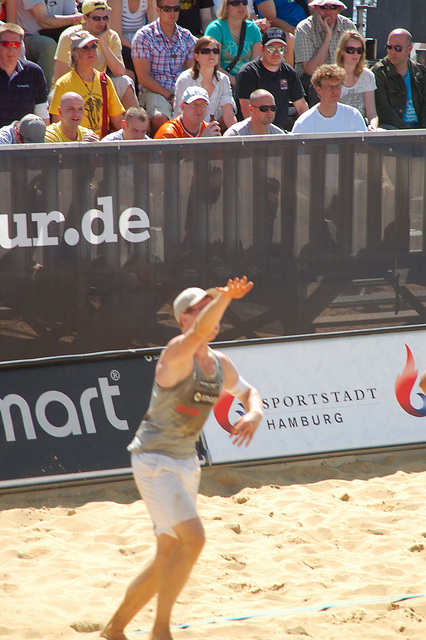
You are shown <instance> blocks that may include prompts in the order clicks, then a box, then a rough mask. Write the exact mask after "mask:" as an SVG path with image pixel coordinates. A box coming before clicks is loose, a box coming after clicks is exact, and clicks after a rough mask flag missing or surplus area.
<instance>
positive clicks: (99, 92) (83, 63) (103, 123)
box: [49, 31, 124, 138]
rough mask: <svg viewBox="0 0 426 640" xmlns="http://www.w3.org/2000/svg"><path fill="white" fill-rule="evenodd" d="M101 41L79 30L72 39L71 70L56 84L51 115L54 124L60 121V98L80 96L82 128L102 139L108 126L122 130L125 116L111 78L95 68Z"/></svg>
mask: <svg viewBox="0 0 426 640" xmlns="http://www.w3.org/2000/svg"><path fill="white" fill-rule="evenodd" d="M97 51H98V38H95V36H92V35H91V34H90V33H89V32H88V31H79V32H78V33H76V34H74V35H73V36H72V38H71V57H72V63H71V64H72V70H71V71H69V72H68V73H66V74H65V75H64V76H62V77H61V78H59V80H58V81H57V82H56V84H55V87H54V91H53V96H52V102H51V104H50V110H49V111H50V114H51V115H52V121H53V122H59V121H60V114H59V107H60V101H61V97H62V96H63V94H64V93H68V92H69V91H71V92H75V93H78V94H80V95H81V97H82V98H83V101H84V118H83V120H82V121H81V125H82V126H83V127H86V128H87V129H92V131H94V132H95V133H97V135H98V136H99V138H103V136H105V135H106V133H107V129H108V126H109V124H111V126H112V128H113V129H121V120H122V115H123V113H124V108H123V105H122V104H121V102H120V100H119V98H118V96H117V93H116V91H115V89H114V85H113V84H112V82H111V78H109V76H107V75H106V74H104V73H103V74H100V73H99V71H98V70H97V69H95V68H94V66H95V64H96V60H97V58H98V54H97Z"/></svg>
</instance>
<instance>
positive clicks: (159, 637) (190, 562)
mask: <svg viewBox="0 0 426 640" xmlns="http://www.w3.org/2000/svg"><path fill="white" fill-rule="evenodd" d="M173 529H174V531H175V533H176V535H177V536H178V537H179V545H178V546H177V547H176V548H175V550H174V551H173V553H172V554H171V555H170V556H169V558H168V560H167V562H166V564H165V565H164V568H163V571H162V575H161V579H160V584H159V589H158V604H157V617H156V619H155V623H154V628H153V631H152V636H151V640H172V636H171V633H170V616H171V612H172V608H173V605H174V603H175V602H176V599H177V597H178V595H179V593H180V591H181V589H182V587H183V586H184V585H185V583H186V581H187V580H188V577H189V574H190V573H191V569H192V567H193V566H194V564H195V562H196V560H197V558H198V556H199V555H200V552H201V549H202V548H203V545H204V539H205V538H204V530H203V525H202V524H201V521H200V520H199V519H198V518H192V519H191V520H186V521H185V522H181V523H180V524H178V525H177V526H176V527H173Z"/></svg>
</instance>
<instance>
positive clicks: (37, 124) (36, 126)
mask: <svg viewBox="0 0 426 640" xmlns="http://www.w3.org/2000/svg"><path fill="white" fill-rule="evenodd" d="M16 128H17V129H18V131H19V133H20V134H21V137H22V138H23V139H24V140H25V142H29V143H35V142H44V135H45V133H46V125H45V123H44V121H43V119H42V118H40V116H36V115H35V114H34V113H28V114H27V115H26V116H24V117H23V118H21V119H20V121H19V122H18V124H17V125H16Z"/></svg>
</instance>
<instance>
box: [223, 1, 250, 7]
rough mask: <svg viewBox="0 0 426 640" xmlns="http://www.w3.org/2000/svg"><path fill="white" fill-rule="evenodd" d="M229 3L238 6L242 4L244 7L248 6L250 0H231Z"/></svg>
mask: <svg viewBox="0 0 426 640" xmlns="http://www.w3.org/2000/svg"><path fill="white" fill-rule="evenodd" d="M228 4H230V5H231V7H238V6H239V5H240V4H242V5H243V7H246V6H247V5H248V0H231V2H228Z"/></svg>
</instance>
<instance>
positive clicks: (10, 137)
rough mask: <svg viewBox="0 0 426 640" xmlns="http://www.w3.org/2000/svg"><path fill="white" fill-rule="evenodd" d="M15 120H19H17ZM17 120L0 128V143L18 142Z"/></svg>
mask: <svg viewBox="0 0 426 640" xmlns="http://www.w3.org/2000/svg"><path fill="white" fill-rule="evenodd" d="M15 122H18V121H17V120H15ZM15 122H12V124H8V125H7V126H5V127H2V128H1V129H0V144H16V138H15Z"/></svg>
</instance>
